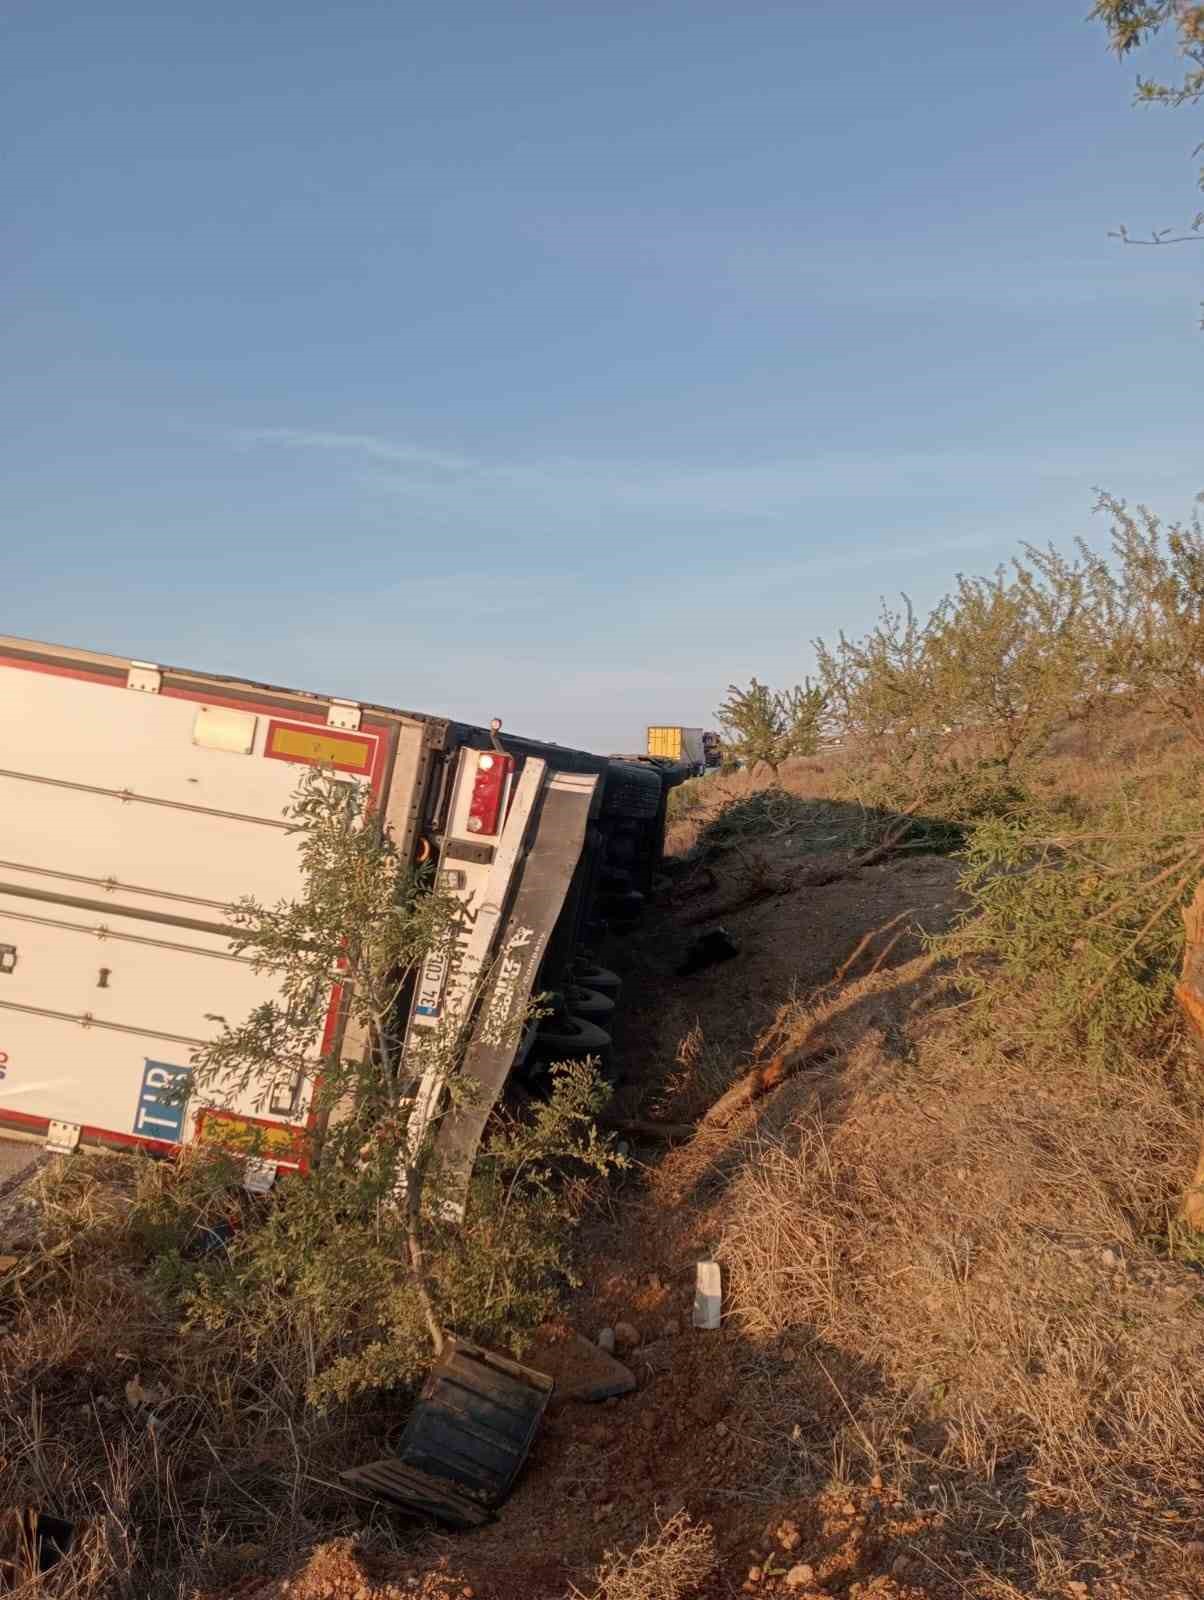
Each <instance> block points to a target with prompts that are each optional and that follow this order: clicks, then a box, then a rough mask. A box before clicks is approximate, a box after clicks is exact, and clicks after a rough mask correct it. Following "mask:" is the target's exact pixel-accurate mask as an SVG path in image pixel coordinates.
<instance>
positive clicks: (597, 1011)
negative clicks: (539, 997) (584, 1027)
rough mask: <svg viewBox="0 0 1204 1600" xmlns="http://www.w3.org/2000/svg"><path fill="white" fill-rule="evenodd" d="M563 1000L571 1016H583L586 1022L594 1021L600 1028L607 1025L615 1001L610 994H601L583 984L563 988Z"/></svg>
mask: <svg viewBox="0 0 1204 1600" xmlns="http://www.w3.org/2000/svg"><path fill="white" fill-rule="evenodd" d="M564 1000H565V1004H566V1005H567V1007H568V1011H569V1015H570V1016H571V1017H584V1018H585V1019H586V1021H587V1022H596V1023H597V1024H598V1026H599V1027H601V1028H605V1027H607V1026H608V1025H609V1022H610V1018H611V1017H612V1016H613V1015H614V1010H615V1003H614V1001H613V1000H612V999H611V997H610V995H608V994H601V993H600V992H599V991H598V990H597V989H590V988H587V987H586V986H585V985H584V984H577V983H574V984H570V985H569V987H568V988H567V989H566V990H565V995H564Z"/></svg>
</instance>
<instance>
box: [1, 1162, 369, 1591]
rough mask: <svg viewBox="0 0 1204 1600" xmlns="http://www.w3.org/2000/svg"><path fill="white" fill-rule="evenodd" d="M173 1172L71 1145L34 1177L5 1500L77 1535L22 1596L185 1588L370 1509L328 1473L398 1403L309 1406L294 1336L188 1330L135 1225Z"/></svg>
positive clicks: (8, 1371) (9, 1301)
mask: <svg viewBox="0 0 1204 1600" xmlns="http://www.w3.org/2000/svg"><path fill="white" fill-rule="evenodd" d="M172 1173H173V1169H172V1168H170V1167H168V1166H165V1165H163V1164H156V1163H152V1162H150V1161H147V1160H145V1159H144V1158H135V1157H127V1156H105V1155H97V1154H92V1153H89V1154H83V1153H81V1154H78V1155H76V1156H74V1157H72V1158H70V1160H69V1161H68V1162H66V1163H64V1164H63V1165H62V1166H61V1167H60V1168H58V1169H51V1170H49V1171H47V1172H46V1173H45V1174H43V1175H42V1176H41V1177H40V1178H39V1179H37V1180H36V1182H37V1184H38V1186H39V1188H40V1196H39V1199H40V1209H41V1212H42V1221H41V1226H40V1229H39V1231H38V1237H37V1240H36V1242H35V1241H32V1240H31V1241H29V1248H28V1250H27V1252H26V1253H25V1255H24V1258H23V1259H24V1262H25V1268H24V1271H23V1272H22V1273H21V1275H20V1276H17V1277H15V1278H14V1277H11V1276H10V1278H9V1280H8V1281H7V1282H6V1283H5V1284H4V1286H3V1289H2V1290H0V1296H2V1297H0V1504H11V1505H33V1506H35V1507H40V1508H43V1509H46V1510H48V1511H52V1512H53V1513H55V1514H56V1515H59V1516H63V1517H66V1518H67V1519H68V1520H70V1521H73V1522H74V1523H75V1524H76V1525H77V1529H78V1530H79V1538H78V1540H77V1544H76V1547H75V1549H74V1550H73V1551H72V1553H71V1555H70V1557H69V1558H68V1559H67V1560H66V1561H63V1562H61V1563H59V1565H58V1566H57V1567H56V1568H55V1569H54V1570H53V1571H52V1572H50V1573H48V1574H46V1575H45V1576H43V1577H42V1578H41V1579H40V1580H37V1581H36V1582H35V1584H34V1586H33V1587H32V1588H31V1589H30V1591H29V1592H30V1593H31V1594H36V1595H39V1596H40V1595H45V1596H47V1597H49V1596H55V1597H61V1600H85V1597H86V1600H97V1597H99V1596H110V1595H112V1596H126V1595H128V1596H130V1597H131V1600H133V1597H134V1596H137V1597H139V1600H142V1597H144V1596H145V1597H152V1600H176V1597H178V1596H184V1595H191V1594H193V1593H194V1592H195V1591H196V1590H197V1589H199V1588H206V1587H212V1586H213V1585H215V1584H220V1583H222V1582H224V1581H227V1580H232V1579H233V1578H235V1577H236V1576H243V1575H244V1574H245V1573H246V1572H247V1571H249V1570H250V1571H254V1570H256V1569H257V1568H264V1569H266V1568H269V1567H271V1566H272V1565H273V1564H280V1563H283V1562H285V1561H287V1560H288V1559H289V1558H290V1557H291V1556H292V1555H293V1553H294V1552H295V1551H296V1550H298V1549H299V1548H304V1547H307V1546H308V1545H311V1544H312V1543H313V1542H314V1541H315V1539H317V1538H331V1537H337V1536H338V1535H340V1534H345V1533H350V1532H353V1531H356V1530H358V1528H359V1527H360V1525H361V1524H362V1521H363V1516H362V1509H363V1508H362V1507H360V1506H358V1505H357V1504H356V1503H355V1502H354V1501H353V1500H352V1499H351V1498H350V1497H349V1496H348V1495H347V1494H346V1493H344V1492H343V1491H341V1490H339V1489H338V1488H337V1486H336V1484H335V1480H336V1479H337V1474H338V1471H339V1470H340V1468H341V1467H343V1466H345V1465H350V1464H351V1463H352V1461H354V1460H362V1459H363V1458H364V1454H365V1452H366V1451H367V1452H370V1451H371V1450H372V1448H373V1447H374V1436H380V1438H381V1439H383V1436H384V1432H385V1430H386V1429H387V1427H388V1426H389V1424H390V1422H395V1421H396V1418H395V1417H391V1416H390V1414H389V1412H388V1411H387V1410H386V1409H384V1408H381V1407H376V1408H363V1409H361V1410H360V1411H358V1412H354V1413H353V1412H352V1411H350V1410H338V1409H335V1410H332V1411H330V1412H328V1413H326V1414H325V1415H322V1414H319V1413H317V1412H315V1411H314V1410H313V1409H312V1408H310V1407H308V1406H306V1404H305V1399H304V1397H305V1392H306V1385H307V1382H308V1380H309V1378H310V1377H311V1376H312V1368H313V1361H312V1351H311V1350H309V1349H307V1348H306V1344H305V1341H304V1339H303V1338H302V1337H297V1338H295V1339H293V1340H292V1341H291V1342H286V1341H285V1340H284V1339H283V1338H273V1339H269V1338H265V1339H263V1340H262V1341H261V1342H260V1343H259V1344H258V1345H248V1344H244V1343H240V1342H239V1341H236V1340H232V1339H231V1338H230V1337H229V1336H228V1335H226V1336H220V1335H214V1334H209V1333H206V1332H204V1331H203V1330H184V1329H182V1328H181V1327H180V1326H179V1323H178V1319H177V1317H176V1316H175V1315H174V1314H173V1313H172V1311H171V1310H170V1308H169V1306H168V1304H167V1302H166V1301H165V1300H164V1299H163V1298H161V1297H160V1296H159V1295H158V1294H157V1293H156V1292H155V1289H154V1287H153V1283H152V1279H151V1275H150V1274H149V1272H148V1270H147V1269H148V1260H149V1256H148V1251H147V1248H146V1246H145V1244H144V1243H143V1242H142V1241H140V1240H139V1238H138V1237H137V1236H136V1233H135V1232H134V1231H132V1230H131V1229H130V1227H129V1225H128V1219H129V1214H130V1211H131V1208H132V1207H133V1206H134V1204H135V1201H136V1200H138V1201H140V1202H141V1203H142V1204H143V1206H145V1205H146V1204H147V1202H148V1201H150V1202H153V1201H154V1200H155V1199H156V1198H157V1196H158V1195H159V1193H160V1192H161V1191H162V1190H163V1189H164V1187H165V1186H167V1185H170V1183H171V1182H172V1181H173V1179H172ZM380 1453H384V1452H383V1448H382V1449H381V1452H380Z"/></svg>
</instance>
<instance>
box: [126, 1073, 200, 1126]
mask: <svg viewBox="0 0 1204 1600" xmlns="http://www.w3.org/2000/svg"><path fill="white" fill-rule="evenodd" d="M191 1085H192V1068H191V1067H172V1066H168V1064H167V1063H166V1062H164V1061H148V1062H147V1063H146V1065H145V1066H144V1067H143V1069H142V1091H141V1093H140V1094H139V1096H138V1111H137V1115H136V1116H135V1118H134V1132H135V1133H137V1134H141V1136H142V1137H143V1138H144V1139H162V1140H163V1142H164V1143H165V1144H179V1142H180V1138H181V1135H182V1134H183V1132H184V1113H185V1112H186V1111H187V1109H188V1091H189V1089H190V1088H191Z"/></svg>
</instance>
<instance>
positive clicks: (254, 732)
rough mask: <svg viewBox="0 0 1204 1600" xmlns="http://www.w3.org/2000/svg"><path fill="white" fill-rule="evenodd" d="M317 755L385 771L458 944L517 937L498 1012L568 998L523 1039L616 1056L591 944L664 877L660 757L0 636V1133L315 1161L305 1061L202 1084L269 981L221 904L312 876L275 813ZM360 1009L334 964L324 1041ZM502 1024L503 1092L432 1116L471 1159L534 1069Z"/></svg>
mask: <svg viewBox="0 0 1204 1600" xmlns="http://www.w3.org/2000/svg"><path fill="white" fill-rule="evenodd" d="M315 765H318V766H323V767H326V768H328V769H331V770H333V771H335V772H337V773H338V774H340V775H341V776H342V777H343V778H345V780H346V781H347V782H350V783H356V784H361V785H363V786H364V787H366V788H367V789H369V790H370V791H371V792H372V795H373V796H374V798H375V806H376V811H377V814H378V815H379V816H380V817H382V818H383V820H384V821H385V822H386V823H387V824H388V825H389V827H390V828H391V830H392V833H393V836H394V838H395V840H396V842H397V844H398V846H399V847H400V849H401V851H402V853H403V855H404V856H405V857H406V858H407V859H409V860H410V861H412V862H414V863H423V862H430V863H431V864H432V867H433V869H435V870H437V871H438V873H439V875H440V880H441V883H442V886H443V887H444V889H445V890H446V891H447V892H449V893H452V894H454V895H455V896H456V897H457V898H458V899H459V900H460V902H461V904H462V906H463V908H464V909H463V918H462V923H461V940H460V948H461V952H462V953H464V954H465V955H467V954H468V953H469V952H470V951H471V956H472V960H473V961H476V962H480V963H483V962H485V961H486V960H489V961H492V957H493V955H494V953H496V952H498V951H503V952H508V954H507V955H506V958H505V960H502V961H500V962H498V963H497V965H498V966H499V967H500V968H501V969H502V970H503V971H504V972H505V974H506V978H507V983H508V985H509V988H508V990H507V994H506V995H505V996H504V997H502V998H504V1000H505V1003H506V1005H507V1006H510V1007H517V1008H518V1012H517V1014H521V1010H522V1008H523V1007H524V1006H525V1004H526V998H527V996H528V995H529V994H530V993H531V992H532V991H533V990H534V991H535V992H539V993H543V992H550V993H551V994H552V995H553V997H554V1001H553V1006H552V1013H551V1015H550V1016H549V1017H546V1018H545V1019H544V1020H543V1021H542V1022H541V1023H540V1025H539V1029H538V1031H537V1030H535V1029H530V1028H529V1029H528V1030H527V1033H526V1035H525V1036H524V1040H523V1044H522V1045H521V1047H520V1054H521V1053H523V1052H527V1051H532V1050H533V1051H535V1053H536V1054H539V1053H540V1052H541V1051H543V1052H544V1053H545V1054H547V1055H549V1056H550V1058H551V1059H564V1058H566V1057H570V1056H581V1055H602V1056H605V1054H606V1051H607V1048H608V1046H609V1043H610V1037H609V1034H608V1032H607V1031H606V1030H605V1028H604V1027H603V1026H601V1025H600V1023H599V1020H598V1019H599V1018H603V1019H604V1018H605V1016H606V1013H607V1010H608V1006H607V1004H606V1003H599V991H600V990H609V993H610V994H611V995H613V993H614V990H615V989H616V988H617V979H615V978H614V975H613V974H610V973H606V972H604V971H603V970H602V969H600V968H597V967H595V966H593V965H592V964H591V963H590V962H589V960H588V959H587V958H586V957H585V956H584V953H583V952H584V946H585V944H586V943H587V942H589V941H592V939H593V938H594V937H596V935H597V933H598V932H599V930H600V929H601V928H602V927H603V926H604V924H605V919H606V917H607V915H608V912H609V911H610V910H611V902H616V901H617V902H621V904H619V905H617V906H616V908H615V910H614V914H615V915H616V916H617V915H619V913H620V911H621V912H622V914H623V915H625V916H626V915H628V914H629V913H630V906H631V903H632V902H633V901H634V902H638V901H639V900H640V898H641V895H640V889H639V885H640V884H641V883H644V882H649V881H650V880H651V872H652V868H653V866H654V865H655V863H656V861H657V859H659V853H660V849H661V843H662V840H663V830H664V818H665V800H666V791H667V787H668V784H669V782H670V781H672V780H671V779H670V778H669V777H668V776H667V775H666V774H664V773H662V772H660V771H658V770H656V769H655V768H653V767H643V766H638V765H633V764H629V763H624V762H621V761H614V760H610V759H608V758H607V757H603V756H596V755H591V754H589V753H587V752H585V751H579V750H571V749H564V748H562V747H560V746H557V745H550V744H541V743H538V742H533V741H531V740H525V739H519V738H514V737H512V736H510V735H509V734H506V735H504V736H503V738H502V739H501V740H499V739H498V737H497V734H496V730H488V729H483V728H478V727H472V726H469V725H465V724H460V723H455V722H452V721H449V720H446V719H443V718H439V717H433V716H426V715H422V714H419V713H412V712H405V711H398V710H393V709H390V708H387V707H381V706H375V705H361V704H358V703H353V702H350V701H347V700H340V699H337V698H333V697H331V696H328V695H315V694H306V693H302V692H299V691H296V690H290V689H281V688H275V687H270V686H267V685H263V684H255V683H250V682H244V681H240V680H235V679H232V678H226V677H221V676H217V675H214V674H211V673H203V672H193V671H188V670H182V669H174V668H167V667H162V666H159V665H157V664H154V663H149V662H141V661H136V660H129V659H126V658H121V657H115V656H108V655H101V654H97V653H95V652H91V651H86V650H76V649H67V648H63V647H58V646H53V645H47V644H39V643H36V642H33V641H29V640H21V639H15V638H6V637H3V636H0V1135H2V1134H6V1133H8V1134H12V1133H17V1134H23V1135H24V1136H25V1137H27V1138H32V1139H36V1140H38V1141H39V1142H43V1143H45V1144H47V1145H48V1146H50V1147H51V1148H54V1149H62V1150H66V1149H71V1148H73V1147H74V1146H75V1145H76V1144H78V1143H79V1142H81V1140H82V1141H88V1142H97V1143H102V1144H110V1145H119V1146H120V1145H127V1146H142V1147H145V1148H147V1149H150V1150H155V1151H163V1152H166V1151H170V1150H173V1149H175V1148H176V1147H178V1146H179V1145H181V1144H184V1143H187V1142H189V1141H192V1140H197V1139H212V1140H214V1141H216V1142H217V1143H219V1144H222V1145H223V1146H228V1147H232V1148H236V1149H237V1148H244V1149H250V1148H254V1150H255V1151H256V1153H257V1157H258V1159H259V1160H260V1161H261V1162H264V1163H266V1165H267V1167H268V1168H269V1169H274V1168H275V1167H278V1166H280V1167H290V1166H292V1167H295V1166H303V1165H304V1164H305V1161H306V1158H307V1150H308V1148H309V1145H310V1140H311V1135H312V1134H314V1133H315V1132H316V1131H317V1129H316V1124H315V1117H314V1113H313V1107H312V1104H311V1098H312V1089H311V1082H310V1080H309V1078H308V1077H307V1076H305V1075H301V1074H299V1075H298V1078H297V1080H296V1081H295V1082H293V1083H292V1084H291V1085H290V1084H285V1085H282V1086H281V1087H279V1088H278V1089H277V1090H276V1091H275V1092H274V1095H273V1098H272V1100H271V1102H270V1104H269V1105H267V1106H258V1107H257V1106H256V1105H254V1104H253V1103H252V1100H251V1098H250V1097H245V1098H244V1099H243V1100H242V1101H240V1102H235V1103H233V1104H231V1105H229V1106H224V1107H222V1108H213V1107H205V1106H203V1105H200V1104H198V1103H195V1102H194V1100H192V1099H190V1098H189V1086H190V1081H191V1074H192V1064H191V1063H192V1056H193V1053H194V1052H195V1051H196V1050H197V1049H198V1048H199V1047H200V1046H201V1045H202V1044H204V1043H205V1042H206V1041H207V1040H209V1039H210V1038H212V1036H213V1034H214V1032H215V1029H216V1026H217V1024H216V1023H215V1021H214V1020H213V1019H214V1018H215V1017H226V1018H228V1019H229V1020H230V1021H231V1022H237V1021H241V1020H243V1019H244V1018H245V1017H246V1016H247V1015H248V1013H249V1012H250V1011H251V1009H252V1008H253V1007H254V1006H255V1005H256V1004H259V1003H261V1002H262V1001H263V1000H264V999H265V998H268V997H269V996H270V995H271V993H272V980H271V979H270V978H267V977H265V976H264V975H263V974H260V973H257V972H256V971H255V969H254V966H253V964H252V962H251V960H250V959H249V958H248V957H246V956H241V955H238V954H236V953H234V952H233V951H232V949H231V935H232V932H233V929H232V927H231V922H230V907H231V905H232V904H233V903H234V902H235V901H237V900H239V899H240V898H242V897H243V896H246V895H252V896H254V897H255V898H256V899H257V900H259V901H261V902H263V903H266V904H269V905H273V904H275V903H277V902H279V901H281V900H287V899H289V898H292V897H294V896H295V895H296V894H297V892H298V890H299V888H300V882H301V880H300V870H299V862H298V856H297V848H296V839H295V837H294V835H293V834H291V833H290V830H289V825H288V823H287V822H286V820H285V818H284V816H283V815H282V813H283V810H284V808H285V806H286V805H287V804H288V802H289V800H290V797H291V796H292V795H293V794H294V792H295V790H296V787H297V783H298V779H299V775H300V774H301V772H302V771H303V770H304V769H305V768H306V767H311V766H315ZM519 920H521V922H522V926H521V927H519V926H518V921H519ZM456 972H457V963H456V962H453V963H451V964H450V969H449V964H448V963H447V962H446V961H443V962H440V961H439V960H437V959H434V958H432V960H431V961H429V962H428V963H427V966H426V968H425V969H424V971H423V972H422V974H421V975H420V978H419V979H418V981H417V982H416V983H415V985H414V992H413V993H412V994H411V995H409V996H407V997H406V999H405V1002H404V1010H405V1012H406V1013H408V1015H402V1016H401V1017H399V1026H402V1027H405V1028H407V1029H408V1030H409V1033H410V1034H413V1033H414V1031H415V1030H421V1029H423V1028H428V1027H431V1026H434V1025H436V1024H437V1023H438V1022H439V1020H440V1018H441V1017H442V1016H443V1015H444V1014H445V1012H446V1011H447V1009H448V1008H449V1007H450V1006H452V1005H453V1004H455V1003H457V996H456V989H457V981H461V982H462V979H463V973H462V972H461V973H460V979H459V980H457V976H456ZM591 979H592V980H593V981H594V982H596V983H597V984H598V985H599V989H597V990H595V989H591V988H590V983H591ZM461 998H462V996H461ZM495 998H496V997H495ZM498 1003H499V1004H500V1003H501V1000H500V999H499V1001H498ZM591 1019H592V1020H591ZM345 1027H346V1019H345V1016H344V1008H343V1005H342V996H341V994H340V991H339V988H338V985H337V983H332V985H331V993H330V1002H329V1009H328V1013H327V1020H326V1030H325V1037H324V1038H323V1039H322V1040H318V1041H315V1056H316V1057H318V1056H320V1055H321V1054H323V1053H327V1052H331V1051H334V1050H337V1049H338V1048H339V1047H340V1043H341V1040H342V1036H343V1032H344V1029H345ZM488 1044H489V1041H488V1040H486V1041H484V1042H483V1043H482V1045H481V1052H482V1053H481V1069H482V1070H481V1077H482V1078H484V1079H485V1080H487V1081H486V1082H485V1084H484V1087H485V1089H486V1094H485V1095H484V1097H481V1098H479V1099H478V1101H476V1102H474V1106H473V1109H472V1111H471V1113H467V1112H466V1113H465V1114H464V1115H463V1116H461V1115H460V1114H459V1113H457V1114H454V1115H451V1116H448V1117H445V1118H444V1119H443V1120H442V1122H441V1124H440V1132H439V1136H438V1137H439V1138H440V1139H441V1140H447V1141H449V1142H450V1144H451V1146H452V1147H453V1149H452V1150H451V1151H450V1152H449V1153H453V1154H456V1155H457V1156H459V1157H461V1158H465V1159H469V1160H470V1159H471V1155H472V1154H473V1153H474V1152H475V1148H476V1140H477V1139H478V1138H479V1136H480V1131H481V1128H482V1127H483V1124H484V1119H485V1116H486V1115H487V1113H488V1110H489V1107H490V1106H492V1104H493V1103H494V1101H495V1099H496V1097H497V1096H498V1095H499V1094H500V1093H501V1091H502V1088H503V1086H504V1083H505V1079H506V1077H507V1075H508V1073H509V1071H510V1070H511V1068H512V1067H513V1065H514V1061H515V1054H516V1053H515V1050H514V1048H513V1046H511V1047H510V1048H509V1049H508V1050H507V1051H505V1052H502V1053H501V1054H499V1052H498V1050H497V1048H496V1046H495V1047H493V1048H492V1050H491V1049H490V1048H488V1047H487V1046H488ZM416 1087H417V1085H416V1084H413V1085H409V1086H407V1085H404V1084H399V1093H405V1092H414V1090H415V1088H416ZM428 1109H433V1108H428ZM269 1176H270V1171H269Z"/></svg>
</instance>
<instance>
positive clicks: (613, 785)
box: [602, 761, 662, 821]
mask: <svg viewBox="0 0 1204 1600" xmlns="http://www.w3.org/2000/svg"><path fill="white" fill-rule="evenodd" d="M661 792H662V790H661V775H660V773H659V772H657V771H656V769H655V768H654V767H637V766H634V765H633V764H631V763H629V762H624V761H612V762H611V763H610V767H609V770H608V771H607V774H606V789H605V792H604V793H603V796H602V815H603V816H604V817H634V818H636V819H638V820H639V821H647V820H649V819H651V818H652V817H655V816H656V814H657V812H658V811H659V810H660V805H661Z"/></svg>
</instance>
